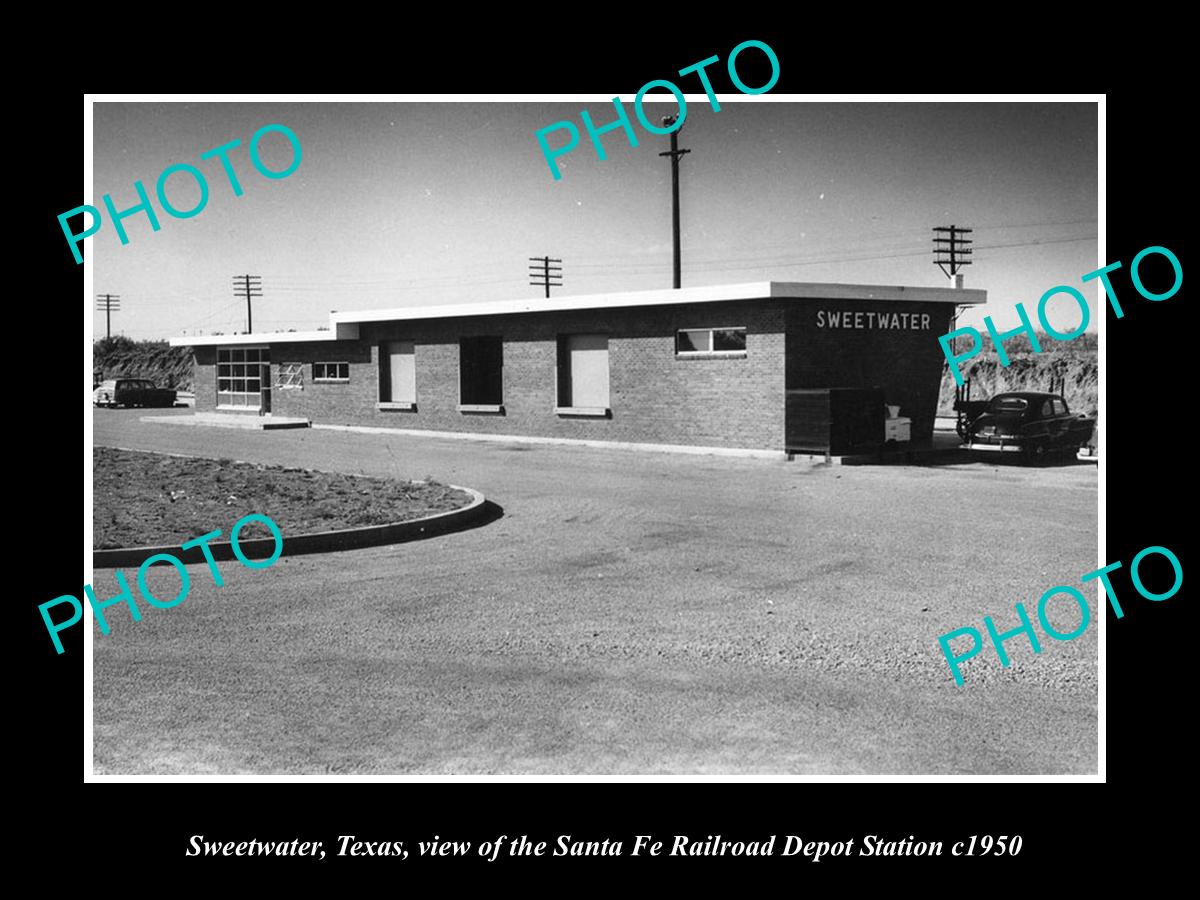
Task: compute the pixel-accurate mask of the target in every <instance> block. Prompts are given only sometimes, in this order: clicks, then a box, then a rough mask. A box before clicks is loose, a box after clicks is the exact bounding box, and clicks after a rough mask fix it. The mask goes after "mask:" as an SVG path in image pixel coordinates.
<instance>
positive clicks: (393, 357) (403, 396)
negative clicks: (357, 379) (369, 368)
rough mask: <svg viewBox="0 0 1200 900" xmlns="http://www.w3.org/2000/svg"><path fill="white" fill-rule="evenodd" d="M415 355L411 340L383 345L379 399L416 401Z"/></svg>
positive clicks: (396, 401)
mask: <svg viewBox="0 0 1200 900" xmlns="http://www.w3.org/2000/svg"><path fill="white" fill-rule="evenodd" d="M415 360H416V357H415V355H414V347H413V342H412V341H393V342H392V343H390V344H385V345H384V357H383V365H382V366H381V367H380V368H381V371H380V375H381V376H382V377H381V378H380V399H381V400H384V401H391V402H392V403H416V402H417V372H416V364H415Z"/></svg>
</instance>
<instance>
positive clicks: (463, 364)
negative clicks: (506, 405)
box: [459, 337, 504, 405]
mask: <svg viewBox="0 0 1200 900" xmlns="http://www.w3.org/2000/svg"><path fill="white" fill-rule="evenodd" d="M503 394H504V345H503V342H502V340H501V339H500V338H498V337H472V338H462V339H461V340H460V341H459V396H460V398H461V402H463V403H467V404H474V405H493V404H494V405H499V404H501V403H503V402H504V400H503Z"/></svg>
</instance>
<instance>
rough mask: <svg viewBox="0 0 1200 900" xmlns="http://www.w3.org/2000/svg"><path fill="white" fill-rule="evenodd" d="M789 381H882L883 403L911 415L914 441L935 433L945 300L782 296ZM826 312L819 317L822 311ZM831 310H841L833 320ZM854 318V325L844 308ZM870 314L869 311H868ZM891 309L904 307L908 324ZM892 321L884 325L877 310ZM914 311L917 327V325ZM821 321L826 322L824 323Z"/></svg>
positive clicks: (826, 384)
mask: <svg viewBox="0 0 1200 900" xmlns="http://www.w3.org/2000/svg"><path fill="white" fill-rule="evenodd" d="M783 302H784V303H786V304H787V305H788V306H787V364H786V383H787V387H788V388H832V387H857V388H873V387H878V388H882V389H883V391H884V397H885V402H886V403H888V404H890V405H893V406H899V407H900V415H902V416H908V417H909V418H911V419H912V438H913V440H914V441H918V440H930V439H931V438H932V436H933V420H934V416H935V415H936V413H937V405H938V391H939V389H940V386H941V379H942V366H943V364H944V363H945V357H944V355H943V354H942V349H941V347H940V346H939V344H938V337H939V336H941V335H943V334H945V333H946V332H947V331H949V330H950V319H951V317H952V316H953V314H954V307H953V306H952V305H951V304H948V303H895V302H890V301H886V302H878V303H871V302H866V301H861V300H851V301H847V300H785V301H783ZM819 312H823V313H824V315H823V316H821V317H820V318H818V313H819ZM830 313H833V314H834V315H836V316H837V321H838V325H837V327H832V326H831V318H830ZM847 313H849V314H850V316H851V317H852V318H851V319H850V324H849V326H847V325H846V319H845V315H846V314H847ZM867 313H871V314H872V315H871V316H868V315H867ZM892 314H897V315H903V314H907V316H908V322H907V325H905V323H904V322H903V321H901V322H899V323H897V322H896V321H895V320H894V319H893V318H892ZM881 315H886V316H887V317H888V319H887V322H888V324H889V326H890V325H892V324H899V325H901V326H902V327H898V328H892V327H887V328H880V327H878V326H879V324H880V323H879V316H881ZM913 316H918V317H922V316H928V320H925V319H923V318H918V319H917V322H918V326H927V327H918V328H917V329H915V330H914V329H913V328H912V327H911V325H912V321H913V319H912V317H913ZM822 324H823V325H824V327H821V325H822Z"/></svg>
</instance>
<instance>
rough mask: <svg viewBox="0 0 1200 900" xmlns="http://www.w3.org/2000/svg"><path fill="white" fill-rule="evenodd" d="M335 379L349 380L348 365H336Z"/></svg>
mask: <svg viewBox="0 0 1200 900" xmlns="http://www.w3.org/2000/svg"><path fill="white" fill-rule="evenodd" d="M337 377H338V378H345V379H347V380H349V378H350V363H338V364H337Z"/></svg>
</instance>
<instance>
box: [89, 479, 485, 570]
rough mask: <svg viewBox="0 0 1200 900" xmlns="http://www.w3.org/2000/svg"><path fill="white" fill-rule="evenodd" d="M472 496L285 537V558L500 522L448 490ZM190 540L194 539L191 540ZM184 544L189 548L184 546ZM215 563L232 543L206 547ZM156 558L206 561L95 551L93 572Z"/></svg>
mask: <svg viewBox="0 0 1200 900" xmlns="http://www.w3.org/2000/svg"><path fill="white" fill-rule="evenodd" d="M447 487H451V488H454V489H455V490H459V491H464V492H466V493H468V494H470V495H471V497H472V500H471V502H470V503H469V504H467V505H466V506H464V507H462V508H461V509H452V510H450V511H449V512H442V513H434V514H433V515H429V516H422V517H421V518H419V519H408V520H407V521H404V522H392V523H390V524H387V525H367V526H364V527H362V528H343V529H340V530H338V531H318V532H316V533H314V534H298V535H295V536H293V537H288V536H287V535H284V538H283V550H282V552H281V553H280V555H281V556H298V555H300V554H303V553H333V552H336V551H338V550H357V549H360V548H362V547H378V546H380V545H382V544H400V543H404V542H406V541H415V540H420V539H422V538H427V537H435V536H437V535H441V534H448V533H450V532H452V531H463V530H464V529H467V528H473V527H475V526H477V525H483V524H486V523H487V522H489V521H492V520H493V519H494V518H498V516H497V515H496V512H497V511H498V510H499V507H497V506H496V505H495V504H494V503H491V502H489V501H488V500H487V498H485V497H484V496H483V494H481V493H480V492H479V491H477V490H474V489H472V488H468V487H460V486H459V485H456V484H450V485H447ZM189 540H190V538H189ZM184 543H187V542H186V541H184ZM208 548H209V552H211V553H212V556H213V559H234V558H235V556H234V552H233V545H232V544H231V543H230V542H229V541H216V542H212V543H210V544H209V545H208ZM238 548H239V549H240V550H241V551H242V555H243V556H245V557H247V558H248V559H268V558H269V557H270V556H271V554H272V553H273V552H274V551H275V539H274V538H253V539H250V540H239V541H238ZM158 553H169V554H170V555H171V556H174V557H176V558H177V559H179V560H181V561H183V562H184V563H185V564H187V565H192V564H197V563H203V562H206V560H205V558H204V552H203V550H202V549H201V548H200V547H192V548H190V549H188V550H183V549H181V547H180V545H179V544H175V545H172V546H161V547H117V548H114V549H111V550H93V551H92V567H93V568H96V569H111V568H115V567H117V566H140V565H141V564H142V561H143V560H145V559H146V558H147V557H150V556H154V555H155V554H158Z"/></svg>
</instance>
